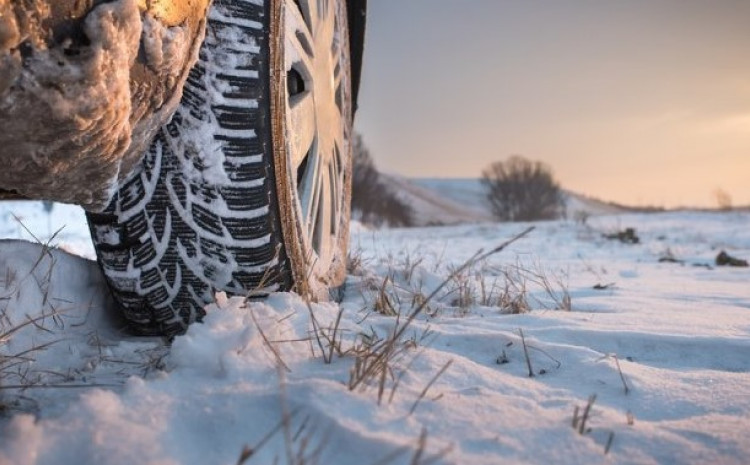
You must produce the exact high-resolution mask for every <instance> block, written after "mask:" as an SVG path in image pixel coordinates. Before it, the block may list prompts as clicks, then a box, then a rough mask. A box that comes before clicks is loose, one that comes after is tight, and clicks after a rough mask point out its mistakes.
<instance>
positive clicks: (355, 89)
mask: <svg viewBox="0 0 750 465" xmlns="http://www.w3.org/2000/svg"><path fill="white" fill-rule="evenodd" d="M347 11H348V12H349V51H350V53H351V60H352V105H353V108H352V110H353V112H355V113H356V111H357V107H358V104H357V101H358V97H359V85H360V82H361V80H362V58H363V55H364V48H365V23H366V22H367V0H349V1H348V2H347Z"/></svg>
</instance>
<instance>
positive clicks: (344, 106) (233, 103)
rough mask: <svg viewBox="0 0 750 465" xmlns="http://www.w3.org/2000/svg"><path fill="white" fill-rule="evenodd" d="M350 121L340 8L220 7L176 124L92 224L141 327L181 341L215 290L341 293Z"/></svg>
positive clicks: (243, 0) (310, 1) (336, 1)
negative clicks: (338, 287)
mask: <svg viewBox="0 0 750 465" xmlns="http://www.w3.org/2000/svg"><path fill="white" fill-rule="evenodd" d="M351 125H352V85H351V66H350V52H349V41H348V21H347V12H346V3H345V1H344V0H265V1H263V0H215V1H214V3H213V5H212V6H211V7H210V10H209V14H208V25H207V28H206V37H205V40H204V42H203V45H202V48H201V50H200V55H199V60H198V63H197V64H196V65H195V67H194V68H193V69H192V70H191V71H190V74H189V76H188V79H187V82H186V84H185V87H184V89H183V96H182V101H181V103H180V105H179V107H178V108H177V110H176V112H175V113H174V116H173V117H172V119H171V121H170V122H169V123H168V124H167V125H165V126H164V127H163V128H162V129H161V130H160V131H159V132H158V134H157V135H156V137H155V139H154V140H153V142H152V143H151V145H150V148H149V149H148V151H147V153H146V154H145V156H144V158H143V160H142V162H141V163H140V165H139V166H138V167H137V168H136V169H135V170H134V171H133V173H132V174H130V175H129V176H128V177H127V178H126V179H124V180H123V181H122V182H120V185H119V188H118V192H117V193H116V194H115V195H114V197H113V199H112V201H111V203H110V204H109V206H108V207H107V209H106V210H105V211H103V212H102V213H96V214H89V216H88V218H89V224H90V228H91V232H92V238H93V240H94V243H95V247H96V250H97V256H98V260H99V262H100V264H101V267H102V269H103V270H104V273H105V275H106V277H107V280H108V283H109V285H110V287H111V289H112V292H113V294H114V296H115V298H116V300H117V301H118V302H119V303H120V306H121V308H122V311H123V314H124V316H125V318H126V319H127V320H128V321H129V322H130V324H131V325H132V326H133V328H134V330H136V331H137V332H139V333H141V334H160V335H172V334H177V333H180V332H183V331H184V330H185V329H186V327H187V325H188V324H190V323H191V322H193V321H196V320H199V319H200V318H201V317H202V316H203V314H204V310H203V308H204V306H205V305H206V304H207V303H209V302H211V301H212V300H213V299H214V295H215V292H217V291H225V292H228V293H230V294H233V295H248V294H254V295H257V294H262V293H267V292H270V291H277V290H279V291H285V290H297V291H298V292H300V293H304V294H307V295H310V296H312V297H314V298H320V297H323V296H324V295H325V294H326V292H327V290H328V289H329V288H331V287H332V286H336V285H337V284H339V283H340V282H341V280H342V279H343V274H344V257H345V251H346V246H347V241H348V224H349V197H350V190H351V147H350V138H351Z"/></svg>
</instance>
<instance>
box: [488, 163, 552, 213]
mask: <svg viewBox="0 0 750 465" xmlns="http://www.w3.org/2000/svg"><path fill="white" fill-rule="evenodd" d="M482 184H483V185H484V186H485V188H486V189H487V199H488V200H489V202H490V206H491V208H492V212H493V213H494V215H495V216H496V217H497V219H499V220H501V221H533V220H549V219H555V218H558V217H560V215H561V213H562V212H563V209H564V203H563V197H562V193H561V191H560V186H559V185H558V184H557V182H556V181H555V180H554V178H553V176H552V171H551V169H550V168H549V167H548V166H547V165H545V164H544V163H542V162H539V161H530V160H527V159H526V158H523V157H520V156H513V157H511V158H509V159H507V160H504V161H497V162H494V163H492V164H491V165H490V166H488V167H487V168H485V169H484V171H482Z"/></svg>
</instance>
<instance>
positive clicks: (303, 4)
mask: <svg viewBox="0 0 750 465" xmlns="http://www.w3.org/2000/svg"><path fill="white" fill-rule="evenodd" d="M318 1H319V0H298V1H297V2H296V3H297V4H298V5H299V9H300V10H302V11H301V13H302V16H303V17H304V19H305V23H306V24H307V27H308V31H310V32H311V35H314V34H315V27H316V25H317V24H318V22H319V18H320V15H319V13H318V11H319V7H318Z"/></svg>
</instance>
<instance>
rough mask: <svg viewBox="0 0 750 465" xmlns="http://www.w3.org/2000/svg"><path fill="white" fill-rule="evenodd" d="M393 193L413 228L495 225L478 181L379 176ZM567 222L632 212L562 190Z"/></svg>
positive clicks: (392, 175) (483, 190) (387, 174)
mask: <svg viewBox="0 0 750 465" xmlns="http://www.w3.org/2000/svg"><path fill="white" fill-rule="evenodd" d="M381 177H382V179H383V180H384V181H386V185H388V186H390V187H391V188H392V189H393V191H394V193H395V194H396V195H397V196H398V197H399V198H400V199H401V200H402V201H403V202H404V203H405V204H407V205H409V206H410V207H411V208H412V210H413V220H414V226H429V225H451V224H465V223H482V222H491V221H495V218H494V216H493V214H492V210H491V208H490V205H489V202H488V201H487V199H486V197H485V189H484V187H483V186H482V183H481V180H480V179H479V178H408V177H405V176H401V175H398V174H391V173H381ZM563 195H564V197H565V211H566V216H567V217H568V218H575V217H577V216H584V215H585V216H601V215H613V214H618V213H625V212H628V211H633V210H634V209H631V208H628V207H625V206H621V205H616V204H613V203H608V202H604V201H601V200H597V199H593V198H590V197H587V196H584V195H581V194H577V193H575V192H571V191H569V190H565V189H563Z"/></svg>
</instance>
